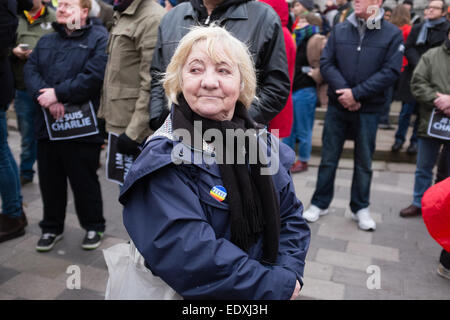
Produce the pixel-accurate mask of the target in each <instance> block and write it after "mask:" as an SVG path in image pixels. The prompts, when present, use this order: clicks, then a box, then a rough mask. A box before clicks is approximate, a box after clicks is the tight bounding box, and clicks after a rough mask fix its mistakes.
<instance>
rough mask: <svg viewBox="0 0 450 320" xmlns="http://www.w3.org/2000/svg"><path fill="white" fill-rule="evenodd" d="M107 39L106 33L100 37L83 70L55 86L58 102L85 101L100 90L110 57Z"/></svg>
mask: <svg viewBox="0 0 450 320" xmlns="http://www.w3.org/2000/svg"><path fill="white" fill-rule="evenodd" d="M107 41H108V38H107V35H106V34H104V35H102V36H101V37H99V38H98V39H97V43H96V46H95V49H94V50H93V52H92V53H91V56H90V57H89V59H88V61H87V62H86V64H85V65H84V68H83V70H82V71H81V72H80V73H78V74H76V75H74V77H73V78H71V79H67V80H65V81H63V82H61V83H60V84H58V85H56V86H55V94H56V97H57V99H58V102H61V103H67V102H69V103H83V102H86V101H87V100H89V98H90V97H93V96H95V95H97V94H98V93H99V92H100V90H101V89H102V84H103V77H104V74H105V68H106V62H107V59H108V57H107V55H106V43H107Z"/></svg>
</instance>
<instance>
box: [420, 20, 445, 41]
mask: <svg viewBox="0 0 450 320" xmlns="http://www.w3.org/2000/svg"><path fill="white" fill-rule="evenodd" d="M445 20H446V19H445V17H441V18H439V19H436V20H428V19H426V20H425V22H424V23H423V25H422V28H420V32H419V36H418V37H417V40H416V45H424V44H425V42H427V38H428V29H430V28H433V27H434V26H437V25H438V24H441V23H444V22H445Z"/></svg>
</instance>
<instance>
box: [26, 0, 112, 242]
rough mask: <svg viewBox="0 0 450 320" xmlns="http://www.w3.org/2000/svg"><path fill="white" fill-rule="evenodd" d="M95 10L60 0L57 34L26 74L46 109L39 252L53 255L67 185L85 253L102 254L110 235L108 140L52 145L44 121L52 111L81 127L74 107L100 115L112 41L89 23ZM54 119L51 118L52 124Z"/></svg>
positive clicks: (44, 42) (42, 45)
mask: <svg viewBox="0 0 450 320" xmlns="http://www.w3.org/2000/svg"><path fill="white" fill-rule="evenodd" d="M90 4H91V3H90V0H59V2H58V9H57V11H56V21H57V22H56V23H53V24H52V25H53V28H54V29H55V31H56V32H54V33H51V34H47V35H45V36H43V37H42V38H40V40H39V42H38V44H37V45H36V47H35V49H34V50H33V53H32V54H31V55H30V58H29V59H28V62H27V64H26V65H25V69H24V72H25V84H26V87H27V90H28V93H29V94H30V96H31V97H32V98H33V99H34V100H35V101H36V102H37V103H38V104H39V105H40V107H41V108H40V109H39V110H38V111H37V113H36V121H35V124H36V137H37V139H38V146H37V162H38V175H39V186H40V189H41V195H42V202H43V205H44V218H43V220H42V221H41V222H40V224H39V226H40V227H41V229H42V237H41V238H40V239H39V241H38V244H37V246H36V249H37V250H38V251H49V250H51V249H52V248H53V246H54V245H55V243H56V242H57V241H58V240H59V239H61V237H62V233H63V230H64V219H65V214H66V204H67V179H68V180H69V182H70V186H71V188H72V191H73V195H74V202H75V210H76V213H77V216H78V219H79V221H80V225H81V227H82V228H83V229H85V230H86V236H85V238H84V240H83V243H82V248H83V249H86V250H90V249H95V248H97V247H98V246H99V245H100V242H101V237H102V234H103V232H104V230H105V219H104V218H103V202H102V195H101V189H100V182H99V181H98V176H97V169H98V165H99V156H100V150H101V145H102V143H103V138H102V137H101V136H100V134H98V133H97V134H93V135H89V136H82V137H77V136H75V137H74V138H72V139H70V140H50V135H49V132H50V126H47V125H46V121H45V117H44V112H46V111H45V109H48V110H49V113H50V114H51V116H52V117H53V118H55V119H60V118H64V119H66V118H68V119H72V121H74V123H75V124H76V123H78V122H77V120H76V119H77V118H78V116H77V114H79V112H81V111H79V112H78V111H77V112H72V113H68V114H67V117H65V113H66V108H68V104H70V105H81V104H86V103H88V102H89V101H91V102H92V105H93V107H94V109H98V104H99V98H100V90H101V88H102V84H103V77H104V72H105V67H106V61H107V56H106V43H107V41H108V35H107V31H106V29H104V27H103V26H96V25H93V24H92V23H91V22H90V21H89V20H88V18H87V17H88V13H89V9H90ZM51 116H50V115H48V114H47V118H46V119H47V120H48V119H49V118H50V117H51ZM72 121H70V123H72ZM68 123H69V121H67V122H64V124H65V125H66V124H68ZM55 124H57V125H58V123H57V122H55ZM93 132H95V130H94V131H93Z"/></svg>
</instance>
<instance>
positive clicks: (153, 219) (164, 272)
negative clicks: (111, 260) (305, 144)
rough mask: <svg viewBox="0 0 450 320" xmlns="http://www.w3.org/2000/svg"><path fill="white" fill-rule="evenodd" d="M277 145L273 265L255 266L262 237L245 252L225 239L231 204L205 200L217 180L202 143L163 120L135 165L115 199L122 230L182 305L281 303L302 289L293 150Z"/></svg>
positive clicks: (301, 227) (303, 243)
mask: <svg viewBox="0 0 450 320" xmlns="http://www.w3.org/2000/svg"><path fill="white" fill-rule="evenodd" d="M269 139H270V140H269ZM269 139H268V141H273V140H271V139H275V138H273V137H271V136H269ZM278 144H279V148H280V150H279V152H278V154H279V157H274V158H275V159H272V160H273V161H272V162H271V164H273V163H274V162H278V163H279V166H278V170H277V172H276V173H275V174H273V175H272V177H273V182H274V188H275V191H276V193H277V194H278V200H279V204H280V220H281V226H280V238H279V250H278V257H277V260H276V262H275V264H274V265H266V264H263V263H261V262H260V261H259V260H260V259H261V255H262V238H260V239H259V240H258V241H257V243H256V244H254V245H253V246H252V247H250V249H249V250H248V252H244V251H243V250H241V249H240V248H239V247H237V246H236V245H235V244H233V243H232V242H231V241H230V239H231V231H230V211H229V204H228V203H227V201H226V200H225V201H217V200H216V199H215V198H213V197H212V196H211V191H210V190H212V188H213V187H214V186H223V181H222V179H221V175H220V171H219V167H218V165H217V163H216V162H215V161H214V159H215V158H214V149H213V148H211V147H210V146H209V145H208V144H206V143H205V142H204V144H203V150H199V149H194V148H192V147H190V146H187V145H184V144H183V142H181V141H180V140H179V139H178V138H177V137H176V136H175V135H174V133H173V131H172V122H171V119H170V117H168V118H167V120H166V121H165V123H164V124H163V125H162V126H161V128H160V129H158V130H157V131H156V132H155V133H154V135H153V136H151V138H150V139H148V141H147V142H146V145H145V147H144V149H143V150H142V153H141V154H140V155H139V157H138V158H137V159H136V161H135V162H134V163H133V165H132V167H131V168H130V171H129V172H128V174H127V176H126V179H125V182H124V185H123V187H122V189H121V194H120V198H119V201H120V202H121V203H122V204H123V205H124V211H123V221H124V225H125V228H126V229H127V231H128V234H129V235H130V237H131V239H132V240H133V243H134V244H135V245H136V248H137V249H138V251H139V252H140V253H141V254H142V256H143V257H144V259H145V261H146V266H147V267H148V268H149V269H150V270H151V271H152V273H153V274H154V275H156V276H158V277H161V278H162V279H163V280H164V281H165V282H166V283H167V284H168V285H169V286H170V287H172V288H173V289H174V290H175V291H176V292H177V293H179V294H180V295H181V296H183V297H184V298H185V299H234V300H235V299H247V300H250V299H251V300H253V299H256V300H258V299H270V300H287V299H289V298H290V297H291V295H292V293H293V291H294V287H295V283H296V280H299V282H300V283H302V280H301V279H302V277H303V271H304V265H305V258H306V254H307V251H308V247H309V242H310V236H311V234H310V229H309V227H308V225H307V224H306V222H305V220H304V219H303V218H302V211H303V206H302V203H301V202H300V201H299V200H298V199H297V196H296V194H295V190H294V184H293V181H292V178H291V177H290V174H289V168H290V166H291V165H292V163H293V162H294V159H295V155H294V152H293V151H292V150H291V149H290V148H289V147H288V146H287V145H285V144H283V143H280V142H279V141H278ZM180 146H181V148H180ZM183 146H184V147H183ZM183 150H184V152H182V151H183ZM269 152H270V149H269ZM192 159H194V161H193V163H182V164H178V165H177V164H175V163H176V162H178V161H182V160H185V161H186V160H188V162H189V160H190V161H192ZM195 159H202V161H197V162H196V161H195ZM225 199H226V198H225Z"/></svg>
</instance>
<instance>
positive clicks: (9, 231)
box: [0, 211, 28, 242]
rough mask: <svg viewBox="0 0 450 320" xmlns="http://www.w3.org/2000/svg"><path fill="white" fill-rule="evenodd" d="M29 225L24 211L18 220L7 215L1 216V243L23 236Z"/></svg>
mask: <svg viewBox="0 0 450 320" xmlns="http://www.w3.org/2000/svg"><path fill="white" fill-rule="evenodd" d="M27 225H28V221H27V217H26V216H25V212H23V211H22V214H21V216H19V217H18V218H13V217H10V216H9V215H6V214H0V242H4V241H7V240H12V239H15V238H18V237H21V236H23V235H24V234H25V227H26V226H27Z"/></svg>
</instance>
